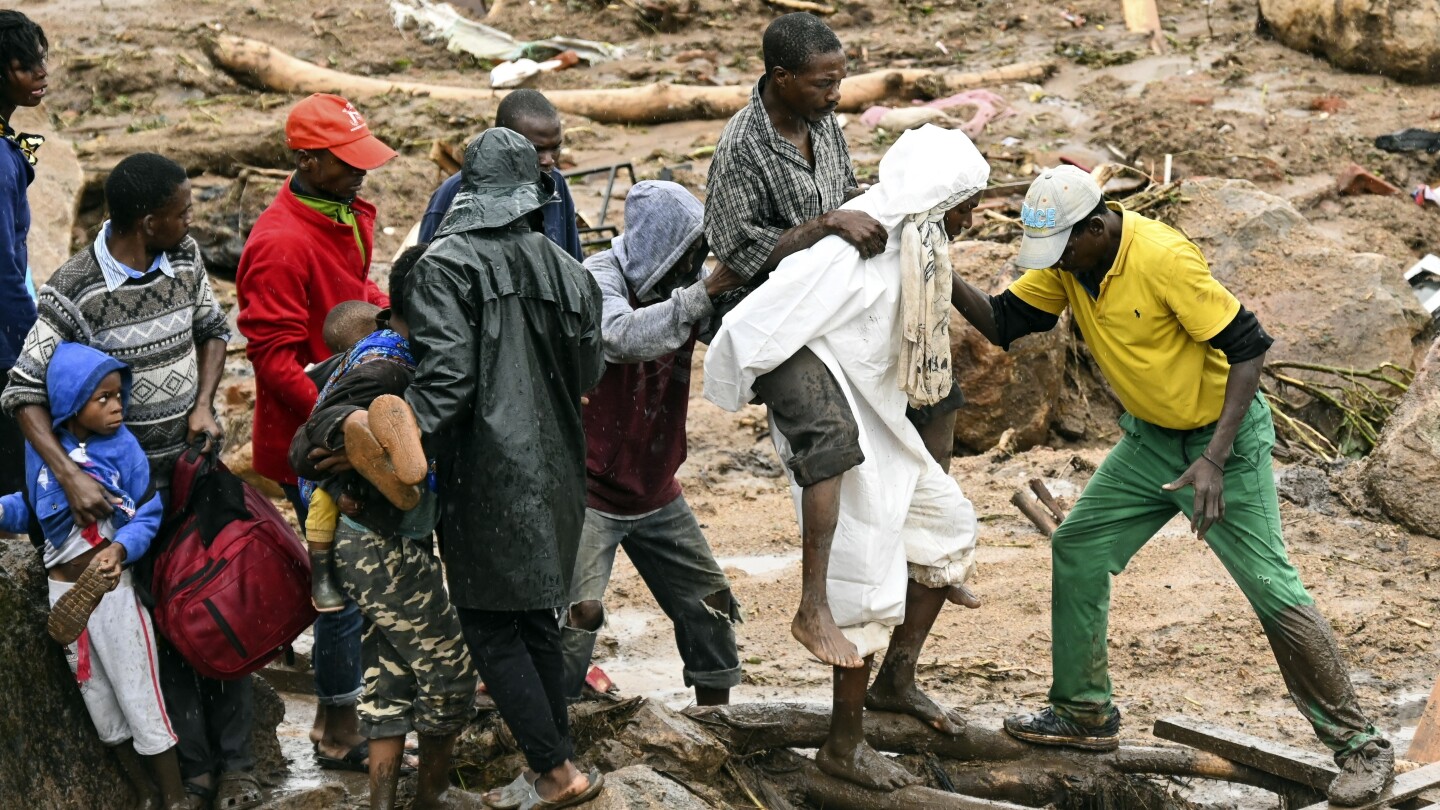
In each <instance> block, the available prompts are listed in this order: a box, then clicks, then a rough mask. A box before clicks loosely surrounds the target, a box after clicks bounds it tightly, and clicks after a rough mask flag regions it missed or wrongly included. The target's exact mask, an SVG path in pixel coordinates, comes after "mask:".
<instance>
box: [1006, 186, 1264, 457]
mask: <svg viewBox="0 0 1440 810" xmlns="http://www.w3.org/2000/svg"><path fill="white" fill-rule="evenodd" d="M1110 207H1111V208H1112V209H1114V210H1116V211H1121V212H1122V213H1123V215H1124V220H1125V226H1124V230H1123V232H1122V235H1121V237H1120V252H1119V254H1117V255H1116V257H1115V264H1114V265H1113V266H1111V268H1110V272H1109V273H1107V274H1106V275H1105V278H1104V280H1102V281H1101V282H1100V295H1099V297H1098V298H1091V297H1090V293H1088V292H1086V290H1085V288H1084V286H1082V285H1081V284H1080V282H1079V281H1078V280H1077V279H1076V278H1075V276H1074V275H1073V274H1071V273H1068V272H1065V271H1063V270H1060V269H1058V268H1050V269H1048V270H1029V271H1026V273H1025V275H1023V276H1021V277H1020V278H1018V279H1016V280H1015V282H1014V283H1013V284H1011V285H1010V291H1011V292H1013V293H1014V294H1015V295H1016V297H1018V298H1019V299H1020V300H1022V301H1024V302H1025V303H1027V304H1029V305H1031V306H1033V307H1035V308H1037V309H1041V310H1044V311H1045V312H1049V313H1050V314H1052V315H1059V314H1060V313H1062V312H1064V311H1065V307H1067V306H1068V307H1070V311H1071V312H1072V313H1074V317H1075V323H1076V324H1077V325H1078V326H1079V327H1080V334H1081V335H1082V336H1084V338H1085V345H1087V346H1089V347H1090V353H1091V354H1092V355H1094V357H1095V362H1096V363H1098V364H1099V365H1100V371H1101V372H1103V373H1104V375H1105V379H1106V380H1107V381H1108V382H1109V383H1110V387H1111V388H1113V389H1115V394H1116V396H1118V397H1119V398H1120V402H1121V403H1122V404H1123V405H1124V406H1125V409H1126V410H1127V411H1129V412H1130V413H1131V414H1133V415H1134V416H1136V417H1137V418H1139V419H1143V420H1144V421H1146V422H1149V423H1151V424H1153V425H1159V426H1160V427H1165V428H1171V429H1174V430H1191V429H1194V428H1198V427H1203V426H1205V425H1208V424H1210V423H1211V422H1214V421H1215V420H1217V419H1219V418H1220V409H1221V407H1222V406H1223V405H1224V402H1225V383H1226V379H1227V377H1228V375H1229V373H1230V364H1229V363H1227V362H1226V361H1225V355H1224V354H1223V353H1222V352H1220V351H1219V350H1218V349H1214V348H1211V346H1210V344H1209V343H1207V342H1206V341H1208V340H1210V339H1211V338H1213V337H1215V336H1216V335H1217V334H1219V333H1220V331H1221V330H1223V329H1224V328H1225V327H1226V326H1229V325H1230V321H1232V320H1234V318H1235V315H1236V313H1238V312H1239V311H1240V302H1239V301H1237V300H1235V296H1233V295H1231V294H1230V291H1229V290H1227V289H1225V287H1223V286H1222V285H1221V284H1220V282H1218V281H1216V280H1215V277H1214V276H1212V275H1210V266H1209V265H1208V264H1206V263H1205V257H1204V256H1202V255H1200V249H1199V248H1197V247H1196V246H1195V244H1194V243H1193V242H1191V241H1190V240H1189V239H1186V238H1185V237H1184V236H1183V235H1182V234H1181V233H1180V232H1179V231H1177V230H1175V229H1174V228H1171V227H1170V226H1169V225H1166V224H1164V223H1163V222H1157V221H1155V220H1153V219H1149V218H1147V217H1143V216H1140V215H1139V214H1136V213H1133V212H1131V211H1125V210H1124V209H1123V208H1121V207H1120V206H1119V205H1116V204H1114V203H1111V204H1110Z"/></svg>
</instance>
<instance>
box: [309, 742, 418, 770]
mask: <svg viewBox="0 0 1440 810" xmlns="http://www.w3.org/2000/svg"><path fill="white" fill-rule="evenodd" d="M310 747H311V749H313V750H314V751H315V764H316V765H319V766H320V767H321V768H324V769H325V770H327V771H355V772H356V773H369V772H370V764H369V763H368V762H367V761H366V760H368V759H370V741H369V740H365V741H364V742H362V743H360V744H359V745H356V746H355V747H353V748H351V749H350V750H349V751H346V752H345V756H343V757H331V756H326V755H325V754H322V753H320V743H315V742H312V743H310ZM415 756H416V751H415V749H413V748H406V749H405V752H404V753H403V754H402V755H401V757H400V774H401V775H402V776H404V775H408V774H412V773H415V770H416V768H415V766H414V765H412V764H410V763H411V761H412V760H413V759H414V758H415Z"/></svg>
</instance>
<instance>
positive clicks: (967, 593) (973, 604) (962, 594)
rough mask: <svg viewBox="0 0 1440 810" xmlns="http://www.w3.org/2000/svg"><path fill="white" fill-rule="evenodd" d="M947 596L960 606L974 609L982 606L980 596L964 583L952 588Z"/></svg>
mask: <svg viewBox="0 0 1440 810" xmlns="http://www.w3.org/2000/svg"><path fill="white" fill-rule="evenodd" d="M945 598H946V599H948V600H950V601H951V602H954V603H955V604H957V605H959V606H960V607H967V608H970V609H972V610H973V609H975V608H978V607H980V597H979V596H977V595H975V592H974V591H972V590H970V589H969V588H967V587H965V586H964V585H955V586H953V587H952V588H950V592H949V593H947V594H946V595H945Z"/></svg>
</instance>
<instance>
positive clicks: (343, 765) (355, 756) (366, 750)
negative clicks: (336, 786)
mask: <svg viewBox="0 0 1440 810" xmlns="http://www.w3.org/2000/svg"><path fill="white" fill-rule="evenodd" d="M313 745H314V748H315V764H316V765H319V766H320V767H321V768H324V769H325V770H327V771H355V772H357V773H369V772H370V766H369V764H367V763H366V760H368V759H370V741H369V740H365V741H364V742H362V743H360V744H358V745H356V746H354V747H352V748H351V749H350V750H349V751H346V752H345V756H343V757H332V756H327V755H325V754H322V753H320V743H313Z"/></svg>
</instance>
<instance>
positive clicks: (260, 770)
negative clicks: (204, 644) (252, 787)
mask: <svg viewBox="0 0 1440 810" xmlns="http://www.w3.org/2000/svg"><path fill="white" fill-rule="evenodd" d="M245 677H247V678H249V679H250V681H251V688H252V689H254V690H255V723H254V725H252V726H251V727H250V754H251V756H253V757H255V778H256V779H258V780H260V782H261V783H262V784H265V785H272V786H273V785H278V784H280V782H281V781H282V780H283V779H284V778H285V775H286V774H288V773H290V761H289V760H287V759H286V758H285V752H284V751H283V750H281V748H280V736H279V734H278V733H277V730H278V729H279V727H280V724H281V723H283V722H284V721H285V700H284V699H283V698H281V697H280V693H278V692H276V691H275V687H273V686H271V685H270V683H269V682H268V681H266V680H265V679H264V678H260V677H256V676H254V675H246V676H245ZM306 806H307V807H308V806H309V805H306ZM316 806H317V807H318V806H319V805H316Z"/></svg>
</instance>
